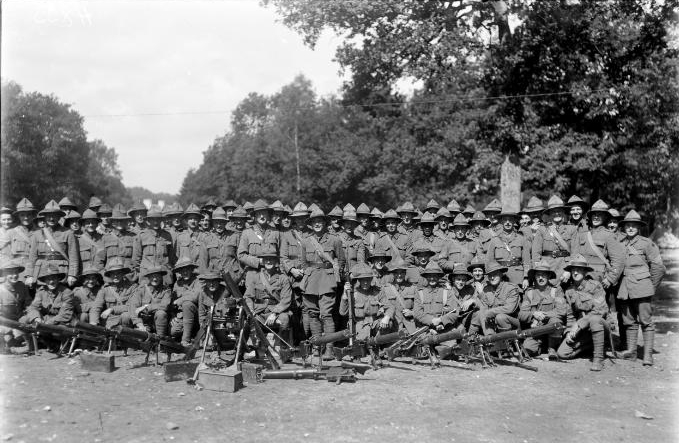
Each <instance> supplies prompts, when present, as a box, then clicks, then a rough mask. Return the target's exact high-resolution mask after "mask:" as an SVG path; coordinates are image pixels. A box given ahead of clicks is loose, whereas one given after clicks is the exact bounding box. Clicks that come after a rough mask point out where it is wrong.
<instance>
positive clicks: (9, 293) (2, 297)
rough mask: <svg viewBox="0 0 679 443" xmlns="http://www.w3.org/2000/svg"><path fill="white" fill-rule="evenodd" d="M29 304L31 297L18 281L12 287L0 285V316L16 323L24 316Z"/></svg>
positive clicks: (6, 284)
mask: <svg viewBox="0 0 679 443" xmlns="http://www.w3.org/2000/svg"><path fill="white" fill-rule="evenodd" d="M30 304H31V295H30V293H29V292H28V288H27V287H26V285H24V284H23V283H22V282H20V281H18V282H16V283H15V284H14V285H10V284H8V283H6V282H5V283H3V284H0V315H1V316H3V317H5V318H8V319H10V320H14V321H17V320H19V318H21V316H22V315H24V314H25V311H26V308H27V307H28V306H29V305H30Z"/></svg>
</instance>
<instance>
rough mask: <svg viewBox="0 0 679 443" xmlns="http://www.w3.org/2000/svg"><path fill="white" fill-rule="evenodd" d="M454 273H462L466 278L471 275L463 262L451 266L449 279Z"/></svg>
mask: <svg viewBox="0 0 679 443" xmlns="http://www.w3.org/2000/svg"><path fill="white" fill-rule="evenodd" d="M455 275H464V276H465V277H467V278H468V279H469V278H471V277H472V273H471V272H469V270H468V269H467V267H466V266H465V265H464V263H455V265H454V266H453V272H451V273H450V280H452V277H454V276H455Z"/></svg>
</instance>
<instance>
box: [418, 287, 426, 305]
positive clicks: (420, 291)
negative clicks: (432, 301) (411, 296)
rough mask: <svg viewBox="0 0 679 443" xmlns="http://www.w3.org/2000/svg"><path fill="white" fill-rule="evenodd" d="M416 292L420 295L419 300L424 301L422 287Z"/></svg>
mask: <svg viewBox="0 0 679 443" xmlns="http://www.w3.org/2000/svg"><path fill="white" fill-rule="evenodd" d="M417 293H418V294H419V295H420V302H422V303H424V294H423V293H422V289H418V290H417Z"/></svg>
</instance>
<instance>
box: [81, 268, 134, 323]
mask: <svg viewBox="0 0 679 443" xmlns="http://www.w3.org/2000/svg"><path fill="white" fill-rule="evenodd" d="M130 271H131V269H130V268H128V267H127V266H125V265H124V262H123V259H122V258H121V257H113V258H111V260H109V262H108V263H107V264H106V269H105V270H104V277H106V278H108V279H109V280H110V283H109V284H108V285H106V286H104V288H102V289H101V290H100V291H99V293H98V294H97V298H96V299H95V300H94V303H93V304H92V308H91V309H90V324H93V325H99V324H100V323H101V326H106V327H107V328H112V327H114V326H125V327H130V326H132V320H131V317H130V309H129V301H130V298H131V297H132V295H133V294H134V292H135V291H136V290H137V284H136V283H133V282H131V281H130V280H128V279H127V277H126V275H127V274H129V273H130Z"/></svg>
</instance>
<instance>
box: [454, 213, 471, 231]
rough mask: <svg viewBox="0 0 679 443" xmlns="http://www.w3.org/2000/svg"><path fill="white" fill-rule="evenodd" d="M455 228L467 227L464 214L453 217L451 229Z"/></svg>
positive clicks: (467, 223)
mask: <svg viewBox="0 0 679 443" xmlns="http://www.w3.org/2000/svg"><path fill="white" fill-rule="evenodd" d="M456 226H458V227H462V228H468V227H469V222H468V221H467V217H465V216H464V214H462V213H460V214H457V215H456V216H455V219H453V227H456Z"/></svg>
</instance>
